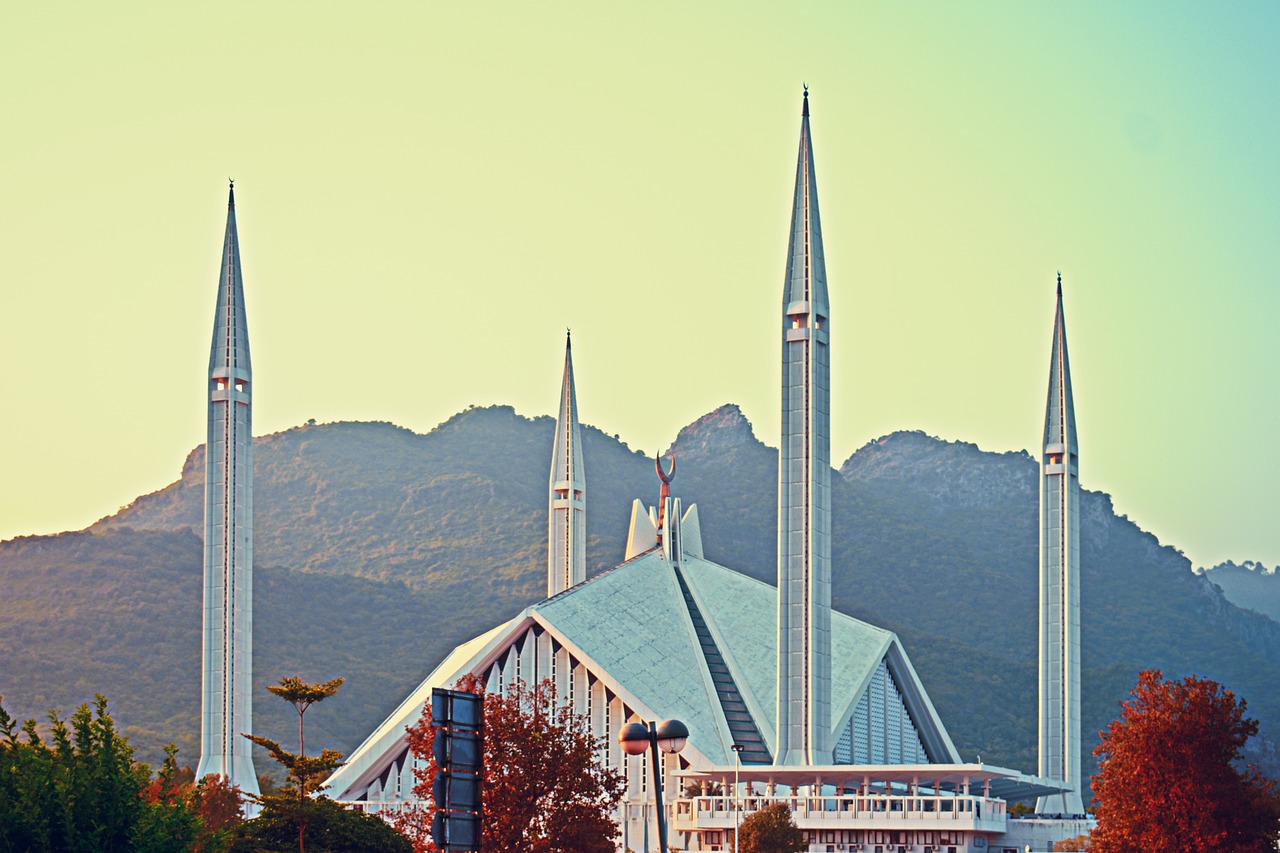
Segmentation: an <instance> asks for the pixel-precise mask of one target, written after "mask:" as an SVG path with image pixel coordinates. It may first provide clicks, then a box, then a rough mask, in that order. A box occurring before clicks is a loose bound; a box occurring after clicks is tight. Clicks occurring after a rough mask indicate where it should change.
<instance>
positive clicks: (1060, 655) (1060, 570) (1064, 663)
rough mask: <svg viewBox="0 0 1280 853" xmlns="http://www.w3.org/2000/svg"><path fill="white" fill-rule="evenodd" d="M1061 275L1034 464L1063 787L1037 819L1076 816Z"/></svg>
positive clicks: (1048, 707) (1076, 569)
mask: <svg viewBox="0 0 1280 853" xmlns="http://www.w3.org/2000/svg"><path fill="white" fill-rule="evenodd" d="M1078 453H1079V451H1078V449H1077V446H1076V416H1075V406H1074V404H1073V403H1072V400H1071V368H1070V366H1069V365H1068V363H1067V326H1066V321H1065V320H1064V319H1063V316H1062V274H1061V273H1059V274H1058V305H1057V311H1056V313H1055V314H1054V317H1053V351H1052V353H1051V354H1050V356H1049V400H1048V403H1047V404H1046V406H1045V414H1044V452H1043V454H1042V455H1041V458H1040V691H1039V693H1040V767H1039V774H1040V775H1041V776H1047V777H1049V778H1051V779H1061V780H1063V781H1065V782H1067V783H1068V784H1069V785H1070V786H1071V789H1070V790H1069V791H1068V792H1067V793H1065V794H1054V795H1053V796H1049V797H1041V798H1040V799H1039V800H1038V801H1037V802H1036V811H1037V812H1038V813H1039V814H1084V804H1083V802H1082V801H1081V799H1080V469H1079V464H1080V463H1079V456H1078Z"/></svg>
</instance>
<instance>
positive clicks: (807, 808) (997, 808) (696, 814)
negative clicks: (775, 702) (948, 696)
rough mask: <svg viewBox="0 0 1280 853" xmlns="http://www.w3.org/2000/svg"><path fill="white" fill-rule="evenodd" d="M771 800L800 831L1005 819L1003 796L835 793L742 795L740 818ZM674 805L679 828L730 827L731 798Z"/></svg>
mask: <svg viewBox="0 0 1280 853" xmlns="http://www.w3.org/2000/svg"><path fill="white" fill-rule="evenodd" d="M774 803H785V804H786V805H787V806H788V807H789V808H790V809H791V817H792V819H793V820H795V822H796V826H797V827H799V828H800V829H882V828H885V827H893V828H897V829H930V828H933V829H941V828H948V829H954V830H971V831H978V832H1003V831H1004V829H1005V823H1006V821H1007V820H1008V813H1007V811H1006V805H1005V802H1004V801H1003V800H997V799H991V798H989V797H982V796H966V795H963V794H960V795H947V796H933V795H930V796H924V795H911V794H900V795H899V794H866V795H862V794H850V795H845V796H838V797H806V796H774V797H768V796H763V797H762V796H755V795H753V796H750V797H743V798H742V801H741V811H740V812H739V816H738V819H739V820H741V819H745V818H746V817H747V816H748V815H750V814H751V813H752V812H755V811H758V810H760V809H763V808H765V807H766V806H769V805H772V804H774ZM671 805H672V811H673V813H674V815H673V822H672V827H673V828H674V829H677V830H680V831H682V832H696V831H699V830H706V829H732V828H733V826H734V824H735V819H734V818H735V815H734V799H733V797H729V796H718V797H694V798H690V799H681V800H676V801H675V802H674V803H672V804H671Z"/></svg>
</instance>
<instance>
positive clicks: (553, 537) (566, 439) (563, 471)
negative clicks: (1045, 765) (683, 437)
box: [547, 332, 587, 597]
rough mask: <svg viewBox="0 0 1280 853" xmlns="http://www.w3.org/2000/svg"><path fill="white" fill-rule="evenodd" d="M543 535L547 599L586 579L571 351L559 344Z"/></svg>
mask: <svg viewBox="0 0 1280 853" xmlns="http://www.w3.org/2000/svg"><path fill="white" fill-rule="evenodd" d="M547 515H548V531H547V596H548V597H550V596H553V595H555V594H556V593H560V592H564V591H565V590H566V589H568V588H569V587H571V586H576V585H577V584H580V583H582V582H583V581H584V580H586V579H587V477H586V469H585V468H583V466H582V434H581V430H579V428H578V397H577V395H576V394H575V393H574V391H573V349H572V347H571V345H570V341H569V334H568V333H567V332H566V333H565V339H564V379H563V380H562V382H561V384H560V409H559V410H558V411H557V412H556V441H555V447H554V448H553V449H552V452H551V483H550V506H549V509H548V513H547Z"/></svg>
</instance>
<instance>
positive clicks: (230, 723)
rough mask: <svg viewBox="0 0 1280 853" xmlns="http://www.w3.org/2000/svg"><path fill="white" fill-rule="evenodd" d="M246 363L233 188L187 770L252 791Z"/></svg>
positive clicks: (218, 329) (213, 376)
mask: <svg viewBox="0 0 1280 853" xmlns="http://www.w3.org/2000/svg"><path fill="white" fill-rule="evenodd" d="M252 378H253V372H252V370H251V369H250V366H249V331H248V327H247V325H246V323H245V315H244V291H243V289H242V288H241V284H240V244H239V240H238V239H237V237H236V197H235V189H234V187H233V188H232V189H231V191H230V194H229V196H228V200H227V233H226V237H225V238H224V240H223V244H222V271H221V273H220V274H219V276H218V301H217V305H216V307H215V309H214V315H213V346H212V348H211V350H210V352H209V433H208V442H207V443H206V444H205V480H204V482H205V485H204V655H203V657H204V677H203V685H202V695H201V715H200V765H199V768H198V769H197V770H196V778H198V779H199V778H203V777H205V776H207V775H209V774H218V775H220V776H224V777H226V778H227V779H228V780H229V781H230V782H231V783H232V784H234V785H239V786H240V790H241V791H244V792H245V793H250V794H257V793H258V774H257V773H255V772H254V769H253V757H252V754H251V753H250V748H251V747H252V746H253V745H252V744H251V743H250V742H249V741H248V740H247V739H246V738H244V737H241V735H242V734H243V733H246V732H252V731H253V729H252V723H253V720H252V716H253V701H252V690H253V678H252V669H251V665H252V662H253V421H252V417H251V414H252V410H253V405H252V401H253V396H252V395H253V389H252V381H251V380H252Z"/></svg>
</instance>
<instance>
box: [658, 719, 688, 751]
mask: <svg viewBox="0 0 1280 853" xmlns="http://www.w3.org/2000/svg"><path fill="white" fill-rule="evenodd" d="M688 740H689V727H688V726H686V725H685V724H684V723H682V722H680V721H679V720H663V721H662V722H661V723H659V724H658V749H660V750H662V751H663V752H671V753H675V752H679V751H680V750H682V749H684V745H685V743H686V742H688Z"/></svg>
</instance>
